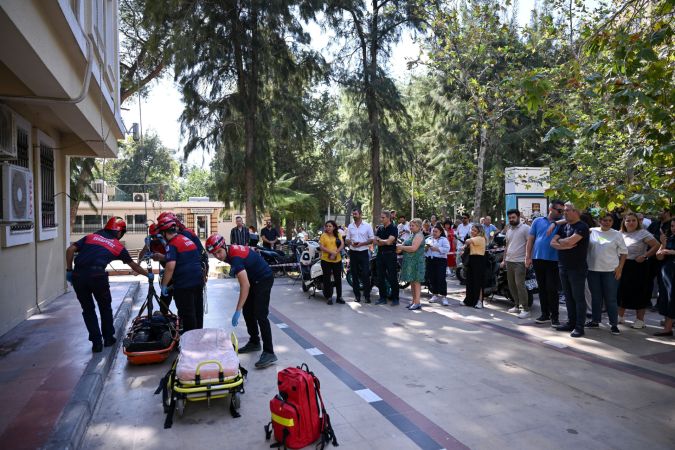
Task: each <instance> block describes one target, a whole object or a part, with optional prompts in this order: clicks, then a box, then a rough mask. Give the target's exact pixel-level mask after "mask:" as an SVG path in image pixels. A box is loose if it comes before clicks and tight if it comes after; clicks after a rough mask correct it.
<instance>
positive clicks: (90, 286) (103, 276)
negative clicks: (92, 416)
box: [66, 217, 154, 353]
mask: <svg viewBox="0 0 675 450" xmlns="http://www.w3.org/2000/svg"><path fill="white" fill-rule="evenodd" d="M126 231H127V224H126V223H125V222H124V220H122V219H121V218H120V217H112V218H111V219H110V220H108V223H106V225H105V227H104V228H103V229H102V230H99V231H97V232H96V233H93V234H88V235H87V236H85V237H83V238H82V239H80V240H79V241H77V242H75V243H74V244H72V245H71V246H70V247H68V249H67V250H66V280H68V281H69V282H70V283H72V285H73V289H74V290H75V294H76V295H77V299H78V300H79V301H80V305H82V317H83V318H84V324H85V325H86V326H87V331H88V332H89V340H90V341H91V342H92V351H93V352H94V353H98V352H100V351H102V350H103V346H106V347H109V346H111V345H113V344H114V343H115V342H117V340H116V339H115V327H114V326H113V313H112V297H111V295H110V284H109V283H108V273H107V272H106V271H105V268H106V266H107V265H108V264H109V263H110V262H111V261H114V260H116V259H119V260H121V261H122V262H123V263H125V264H127V265H128V266H129V267H131V269H132V270H133V271H134V272H137V273H140V274H141V275H145V276H147V277H148V280H149V281H150V282H151V283H152V280H153V278H154V275H153V274H152V273H148V272H147V271H146V270H145V269H143V268H142V267H141V266H139V265H138V264H137V263H135V262H134V261H133V260H132V259H131V256H129V252H127V249H126V248H124V246H123V245H122V244H121V243H120V241H119V239H122V236H124V233H126ZM75 253H77V257H75V270H73V257H74V256H75ZM92 295H93V298H92ZM94 298H95V299H96V303H97V304H98V310H99V313H100V314H101V328H99V326H98V319H97V318H96V308H95V307H94Z"/></svg>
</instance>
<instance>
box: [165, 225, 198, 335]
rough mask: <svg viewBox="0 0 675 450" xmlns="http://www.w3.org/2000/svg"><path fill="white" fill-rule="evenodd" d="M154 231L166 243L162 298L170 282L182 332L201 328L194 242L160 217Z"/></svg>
mask: <svg viewBox="0 0 675 450" xmlns="http://www.w3.org/2000/svg"><path fill="white" fill-rule="evenodd" d="M157 231H159V232H160V233H161V234H162V236H163V237H164V239H165V240H166V242H167V246H166V256H165V259H166V268H165V269H164V277H163V278H162V296H168V294H169V284H170V283H171V282H172V281H173V298H174V299H175V300H176V307H177V308H178V316H179V317H180V320H181V325H182V327H183V331H189V330H194V329H198V328H203V327H204V303H203V297H202V292H203V288H204V284H203V283H204V279H203V272H202V264H201V254H200V252H199V249H197V246H196V245H195V243H194V242H192V241H191V240H190V239H188V238H187V237H185V236H183V235H182V234H179V232H178V231H179V230H178V224H177V223H176V220H175V219H174V218H172V217H170V216H165V217H163V218H162V219H161V220H160V221H159V222H158V223H157Z"/></svg>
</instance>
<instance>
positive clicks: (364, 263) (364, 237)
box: [345, 208, 375, 303]
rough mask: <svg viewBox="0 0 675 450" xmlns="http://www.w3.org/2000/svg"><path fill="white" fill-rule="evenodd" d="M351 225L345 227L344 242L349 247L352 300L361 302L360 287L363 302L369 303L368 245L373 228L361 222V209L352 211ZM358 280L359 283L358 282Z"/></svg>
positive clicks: (372, 235) (372, 234)
mask: <svg viewBox="0 0 675 450" xmlns="http://www.w3.org/2000/svg"><path fill="white" fill-rule="evenodd" d="M352 218H353V219H354V222H353V223H350V224H349V226H348V227H347V236H346V237H345V241H346V243H347V245H349V264H350V267H349V270H350V271H351V272H352V289H354V300H355V301H356V302H360V301H361V287H363V295H364V297H365V302H366V303H370V252H369V249H370V244H372V243H373V241H374V240H375V234H374V233H373V228H372V227H371V226H370V224H369V223H367V222H364V221H363V214H362V211H361V208H354V209H352ZM359 280H360V282H359Z"/></svg>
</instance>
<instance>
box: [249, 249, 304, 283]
mask: <svg viewBox="0 0 675 450" xmlns="http://www.w3.org/2000/svg"><path fill="white" fill-rule="evenodd" d="M284 245H285V246H287V248H288V253H286V252H284V251H281V250H276V249H268V248H264V247H261V246H258V247H252V248H253V249H255V251H257V252H258V253H260V256H262V257H263V259H264V260H265V262H266V263H267V264H268V265H269V266H270V268H271V269H272V272H273V273H274V275H275V276H282V275H286V274H288V271H289V270H291V269H293V268H296V267H297V266H298V260H299V257H300V254H301V251H302V248H303V246H304V242H302V241H299V240H293V241H290V242H288V243H286V244H284Z"/></svg>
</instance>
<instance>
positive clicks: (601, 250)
mask: <svg viewBox="0 0 675 450" xmlns="http://www.w3.org/2000/svg"><path fill="white" fill-rule="evenodd" d="M613 223H614V219H613V218H612V216H611V215H610V214H609V213H606V214H603V215H602V216H601V217H600V226H599V227H593V228H591V235H590V238H589V242H588V256H587V262H588V275H587V278H588V288H589V289H590V291H591V298H592V305H593V307H592V311H593V318H592V319H591V320H590V321H589V322H587V323H586V328H598V326H599V324H600V322H601V321H602V304H603V302H604V303H605V304H606V305H607V316H608V317H609V324H610V326H611V332H612V334H619V333H620V332H619V327H618V326H617V325H618V318H617V297H616V294H617V290H618V288H619V280H620V279H621V272H622V271H623V266H624V263H625V262H626V256H627V254H628V249H627V248H626V243H625V242H624V240H623V235H622V234H621V233H620V232H619V231H617V230H614V229H612V224H613Z"/></svg>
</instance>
